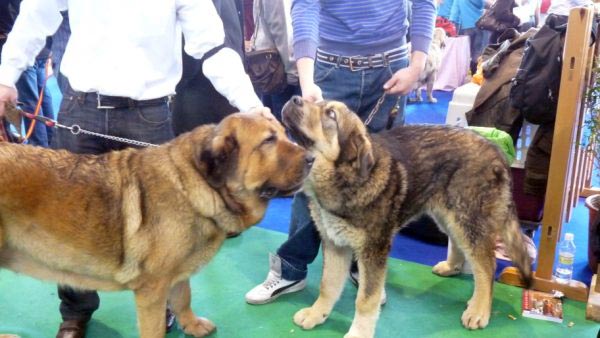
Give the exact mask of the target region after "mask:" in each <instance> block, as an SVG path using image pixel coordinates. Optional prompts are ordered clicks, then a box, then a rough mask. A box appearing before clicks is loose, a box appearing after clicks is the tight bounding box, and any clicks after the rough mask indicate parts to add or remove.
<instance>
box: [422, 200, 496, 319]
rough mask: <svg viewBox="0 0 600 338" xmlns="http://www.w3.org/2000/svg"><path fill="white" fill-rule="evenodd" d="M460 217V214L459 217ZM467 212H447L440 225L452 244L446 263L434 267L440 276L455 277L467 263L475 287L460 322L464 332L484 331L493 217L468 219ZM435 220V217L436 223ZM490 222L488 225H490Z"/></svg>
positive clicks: (488, 304) (489, 290) (490, 281)
mask: <svg viewBox="0 0 600 338" xmlns="http://www.w3.org/2000/svg"><path fill="white" fill-rule="evenodd" d="M460 215H463V216H462V217H461V216H460ZM468 215H469V212H467V211H465V212H459V213H456V212H452V211H447V212H446V215H445V217H444V221H445V223H444V224H447V226H446V231H447V233H448V234H449V236H448V237H449V238H450V239H451V242H452V248H451V249H450V250H449V251H448V260H447V261H445V262H440V263H438V264H437V265H436V266H435V267H434V270H433V271H434V272H435V273H437V274H440V275H444V274H443V273H446V274H445V275H446V276H447V275H451V274H456V273H458V271H456V270H457V269H458V270H460V268H461V267H462V265H463V263H464V261H465V260H466V261H467V262H469V264H471V268H472V270H473V279H474V282H475V288H474V291H473V296H472V297H471V299H470V300H469V302H468V304H467V309H466V310H465V311H464V312H463V315H462V323H463V325H464V326H465V327H466V328H468V329H477V328H484V327H486V326H487V324H488V322H489V319H490V312H491V307H492V286H493V278H494V271H495V270H496V258H495V256H494V245H495V241H494V240H495V238H494V235H493V233H494V231H493V228H494V225H493V222H494V220H495V219H494V218H493V217H492V215H489V217H483V216H482V215H479V213H478V214H477V216H471V217H470V216H468ZM437 219H439V217H436V220H437ZM490 223H492V224H490Z"/></svg>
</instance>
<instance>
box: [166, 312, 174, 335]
mask: <svg viewBox="0 0 600 338" xmlns="http://www.w3.org/2000/svg"><path fill="white" fill-rule="evenodd" d="M166 316H167V330H166V331H167V333H169V332H171V330H173V328H174V327H175V323H176V321H175V314H174V313H173V312H172V311H171V309H170V308H168V307H167V313H166Z"/></svg>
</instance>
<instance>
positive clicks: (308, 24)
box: [292, 0, 323, 102]
mask: <svg viewBox="0 0 600 338" xmlns="http://www.w3.org/2000/svg"><path fill="white" fill-rule="evenodd" d="M320 11H321V6H320V3H319V0H293V1H292V27H293V31H294V57H295V58H296V66H297V68H298V78H299V81H300V88H301V90H302V97H303V98H304V99H306V100H310V101H312V102H317V101H321V100H323V94H322V93H321V88H319V86H317V85H316V84H315V80H314V71H315V55H316V52H317V44H318V41H319V13H320Z"/></svg>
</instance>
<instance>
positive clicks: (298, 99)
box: [291, 95, 303, 106]
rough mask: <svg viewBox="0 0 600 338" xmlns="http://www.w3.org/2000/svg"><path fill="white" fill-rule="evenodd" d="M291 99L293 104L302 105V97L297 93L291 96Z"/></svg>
mask: <svg viewBox="0 0 600 338" xmlns="http://www.w3.org/2000/svg"><path fill="white" fill-rule="evenodd" d="M291 101H292V103H293V104H295V105H297V106H302V103H303V101H302V98H301V97H300V96H298V95H294V96H292V99H291Z"/></svg>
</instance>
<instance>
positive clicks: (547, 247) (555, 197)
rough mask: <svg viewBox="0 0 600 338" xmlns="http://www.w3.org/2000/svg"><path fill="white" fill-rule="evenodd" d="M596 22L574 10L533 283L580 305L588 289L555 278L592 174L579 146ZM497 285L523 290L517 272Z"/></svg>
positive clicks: (587, 13)
mask: <svg viewBox="0 0 600 338" xmlns="http://www.w3.org/2000/svg"><path fill="white" fill-rule="evenodd" d="M593 16H594V13H593V10H592V9H591V8H575V9H572V10H571V12H570V15H569V24H568V27H567V32H566V40H565V49H564V54H563V56H564V58H563V67H562V73H561V82H560V92H559V97H558V109H557V114H556V120H555V123H554V138H553V143H552V153H551V155H550V170H549V173H548V185H547V189H546V197H545V202H544V216H543V219H542V229H541V238H540V247H539V250H538V262H537V271H535V272H534V281H533V288H534V289H536V290H540V291H546V292H550V291H552V290H559V291H561V292H563V293H564V294H565V296H566V297H568V298H571V299H575V300H579V301H582V302H585V301H587V298H588V288H587V286H586V285H585V284H584V283H581V282H578V281H573V282H572V283H570V284H568V285H565V284H560V283H558V282H556V281H555V280H553V278H552V274H553V270H554V259H555V257H556V243H557V242H558V240H559V236H560V233H561V228H562V224H563V221H565V220H568V219H569V218H570V216H571V210H572V208H573V207H574V206H575V205H576V203H577V200H578V198H579V193H580V191H581V190H582V189H583V187H584V185H585V180H586V179H587V178H589V174H590V173H591V169H590V167H589V164H590V158H589V156H588V155H587V154H588V153H587V152H586V151H585V149H583V148H582V147H581V142H580V140H581V139H582V134H581V127H582V125H583V123H584V118H583V115H584V108H585V107H584V100H585V93H586V91H587V87H588V83H589V81H590V78H591V71H592V61H593V60H592V59H593V57H594V55H596V48H595V46H591V47H590V42H591V41H590V39H591V38H590V32H591V29H592V21H593ZM499 280H500V282H503V283H507V284H511V285H519V286H522V284H521V283H520V276H519V273H518V272H517V270H516V269H514V268H507V269H505V270H504V271H503V272H502V274H501V275H500V279H499Z"/></svg>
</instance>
